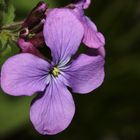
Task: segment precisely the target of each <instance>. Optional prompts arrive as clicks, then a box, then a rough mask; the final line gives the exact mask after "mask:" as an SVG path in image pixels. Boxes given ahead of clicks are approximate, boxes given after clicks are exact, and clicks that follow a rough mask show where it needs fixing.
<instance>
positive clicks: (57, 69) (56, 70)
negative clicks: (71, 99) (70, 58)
mask: <svg viewBox="0 0 140 140" xmlns="http://www.w3.org/2000/svg"><path fill="white" fill-rule="evenodd" d="M59 74H60V70H59V68H57V67H54V68H53V70H52V75H53V76H54V77H58V75H59Z"/></svg>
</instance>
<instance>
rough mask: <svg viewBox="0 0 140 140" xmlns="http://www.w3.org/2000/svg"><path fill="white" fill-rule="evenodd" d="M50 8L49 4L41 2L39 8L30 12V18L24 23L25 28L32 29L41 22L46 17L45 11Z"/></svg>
mask: <svg viewBox="0 0 140 140" xmlns="http://www.w3.org/2000/svg"><path fill="white" fill-rule="evenodd" d="M47 8H48V6H47V4H46V3H45V2H43V1H41V2H39V3H38V4H37V6H36V7H35V8H34V9H33V10H32V11H31V12H30V14H29V15H28V17H27V18H26V19H25V21H24V23H23V27H27V28H28V29H32V28H33V27H34V26H35V25H37V24H38V23H40V22H41V20H42V19H43V18H44V17H45V11H46V9H47Z"/></svg>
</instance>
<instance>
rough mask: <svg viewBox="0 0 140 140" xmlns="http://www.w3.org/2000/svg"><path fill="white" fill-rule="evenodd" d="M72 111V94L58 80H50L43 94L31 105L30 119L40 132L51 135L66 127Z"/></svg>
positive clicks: (73, 110) (72, 114) (71, 116)
mask: <svg viewBox="0 0 140 140" xmlns="http://www.w3.org/2000/svg"><path fill="white" fill-rule="evenodd" d="M74 113H75V105H74V102H73V98H72V95H71V94H70V92H69V91H68V90H67V88H66V86H65V85H63V84H62V83H61V82H60V81H53V80H52V83H51V84H50V85H49V86H48V87H47V89H46V92H45V94H44V95H43V96H42V97H40V98H39V99H35V101H34V102H33V104H32V105H31V109H30V119H31V121H32V123H33V125H34V127H35V129H36V130H37V131H38V132H39V133H40V134H43V135H46V134H48V135H53V134H57V133H59V132H61V131H63V130H64V129H66V128H67V127H68V125H69V124H70V122H71V120H72V118H73V116H74Z"/></svg>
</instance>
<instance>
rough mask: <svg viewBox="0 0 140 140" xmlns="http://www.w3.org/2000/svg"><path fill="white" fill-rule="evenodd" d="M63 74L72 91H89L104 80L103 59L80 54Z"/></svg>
mask: <svg viewBox="0 0 140 140" xmlns="http://www.w3.org/2000/svg"><path fill="white" fill-rule="evenodd" d="M63 74H64V77H65V78H66V79H67V81H68V83H69V86H70V87H71V88H72V90H73V92H77V93H89V92H91V91H92V90H94V89H96V88H97V87H99V86H100V85H101V84H102V82H103V80H104V59H103V57H102V56H99V55H98V56H94V57H93V56H88V55H85V54H81V55H80V56H79V57H78V58H77V59H76V60H74V61H73V62H72V64H71V65H70V67H69V68H67V69H65V70H64V72H63Z"/></svg>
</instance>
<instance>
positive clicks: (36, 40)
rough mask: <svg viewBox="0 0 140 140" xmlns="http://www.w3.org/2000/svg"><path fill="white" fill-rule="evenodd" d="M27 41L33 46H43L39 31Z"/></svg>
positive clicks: (43, 42) (42, 38)
mask: <svg viewBox="0 0 140 140" xmlns="http://www.w3.org/2000/svg"><path fill="white" fill-rule="evenodd" d="M29 42H30V43H31V44H33V46H34V47H35V48H40V47H43V46H45V41H44V36H43V32H40V33H38V34H36V35H35V36H33V37H32V38H31V39H29Z"/></svg>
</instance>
